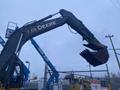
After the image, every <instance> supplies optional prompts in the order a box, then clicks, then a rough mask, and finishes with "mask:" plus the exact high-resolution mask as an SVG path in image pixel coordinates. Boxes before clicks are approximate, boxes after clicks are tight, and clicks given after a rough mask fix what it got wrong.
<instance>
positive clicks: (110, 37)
mask: <svg viewBox="0 0 120 90" xmlns="http://www.w3.org/2000/svg"><path fill="white" fill-rule="evenodd" d="M105 37H106V38H109V39H110V42H111V45H112V48H113V51H114V54H115V57H116V60H117V63H118V67H119V70H120V62H119V59H118V56H117V52H116V50H115V47H114V44H113V41H112V37H114V35H107V36H105Z"/></svg>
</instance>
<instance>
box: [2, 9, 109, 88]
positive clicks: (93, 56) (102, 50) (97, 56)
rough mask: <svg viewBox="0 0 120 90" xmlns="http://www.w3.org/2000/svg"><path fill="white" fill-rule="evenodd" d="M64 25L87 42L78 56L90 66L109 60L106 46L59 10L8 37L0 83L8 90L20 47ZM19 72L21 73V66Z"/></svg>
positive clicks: (78, 21) (69, 13)
mask: <svg viewBox="0 0 120 90" xmlns="http://www.w3.org/2000/svg"><path fill="white" fill-rule="evenodd" d="M56 14H60V15H61V16H60V17H57V18H54V19H50V18H52V17H53V16H55V15H56ZM64 24H67V25H69V26H70V27H71V28H72V29H74V30H75V31H76V32H77V33H78V34H80V35H81V36H82V37H83V40H85V41H87V44H83V45H84V46H85V47H87V49H85V50H84V51H82V52H81V53H80V55H81V56H82V57H83V58H84V59H85V60H86V61H87V62H88V63H90V64H91V65H93V66H98V65H102V64H104V63H106V62H107V61H108V59H109V54H108V51H107V46H106V45H103V44H102V43H101V42H99V41H98V40H97V39H96V37H95V36H94V35H93V34H92V33H91V32H90V31H89V30H88V28H87V27H86V26H85V25H84V24H83V23H82V21H80V20H79V19H77V18H76V17H75V15H73V14H72V13H71V12H70V11H67V10H65V9H60V10H59V12H58V13H55V14H52V15H49V16H47V17H44V18H42V19H40V20H38V21H34V22H32V23H27V24H25V25H23V26H22V27H20V28H16V30H15V31H14V32H13V33H12V35H11V36H10V37H9V39H8V40H7V42H6V43H5V46H4V48H3V50H2V52H1V54H0V82H1V83H2V85H3V86H4V87H5V90H8V88H9V86H10V84H11V78H12V76H13V74H14V70H15V67H16V64H17V61H18V60H19V58H18V55H19V53H20V50H21V48H22V46H23V45H24V44H25V43H26V42H27V41H28V40H31V39H32V38H33V37H35V36H38V35H41V34H44V33H46V32H48V31H51V30H54V29H55V28H57V27H60V26H62V25H64ZM19 66H20V70H21V71H22V66H21V65H19ZM19 78H20V79H19V82H18V84H20V85H18V87H22V85H23V83H21V81H23V76H22V75H20V77H19Z"/></svg>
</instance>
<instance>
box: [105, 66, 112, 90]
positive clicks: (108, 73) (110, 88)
mask: <svg viewBox="0 0 120 90" xmlns="http://www.w3.org/2000/svg"><path fill="white" fill-rule="evenodd" d="M106 69H107V75H108V81H109V84H108V90H112V83H111V80H110V72H109V69H108V65H107V64H106Z"/></svg>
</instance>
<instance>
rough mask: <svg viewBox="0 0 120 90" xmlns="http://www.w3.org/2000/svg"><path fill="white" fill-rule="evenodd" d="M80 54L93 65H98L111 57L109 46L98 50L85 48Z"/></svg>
mask: <svg viewBox="0 0 120 90" xmlns="http://www.w3.org/2000/svg"><path fill="white" fill-rule="evenodd" d="M80 55H81V56H82V57H83V58H85V59H86V61H87V62H88V63H90V64H91V65H93V66H98V65H101V64H104V63H106V62H107V61H108V57H109V55H108V51H107V48H103V49H100V50H98V51H96V52H91V51H89V50H88V49H85V50H84V51H82V52H81V53H80Z"/></svg>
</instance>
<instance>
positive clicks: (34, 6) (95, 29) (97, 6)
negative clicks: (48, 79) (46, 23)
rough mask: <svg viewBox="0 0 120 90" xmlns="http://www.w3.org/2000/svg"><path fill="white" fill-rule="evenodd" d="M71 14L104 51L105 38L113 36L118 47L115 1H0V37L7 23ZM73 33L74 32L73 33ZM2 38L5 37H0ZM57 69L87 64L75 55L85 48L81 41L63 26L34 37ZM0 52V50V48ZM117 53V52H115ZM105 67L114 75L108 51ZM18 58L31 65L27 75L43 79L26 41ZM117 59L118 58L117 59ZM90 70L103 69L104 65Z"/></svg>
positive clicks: (119, 17)
mask: <svg viewBox="0 0 120 90" xmlns="http://www.w3.org/2000/svg"><path fill="white" fill-rule="evenodd" d="M62 8H64V9H66V10H69V11H71V12H72V13H73V14H74V15H76V17H77V18H79V19H80V20H81V21H82V22H83V23H84V24H85V25H86V26H87V27H88V28H89V29H90V31H91V32H92V33H93V34H94V35H95V36H96V37H97V38H98V39H99V40H100V41H101V42H102V43H103V44H105V45H107V46H108V48H111V44H110V41H109V39H107V38H105V35H108V34H110V35H111V34H113V35H114V37H113V38H112V39H113V42H114V44H115V47H116V48H120V47H119V44H120V38H119V36H120V30H119V29H120V1H119V0H0V35H1V36H2V37H3V38H4V37H5V33H6V27H7V23H8V21H13V22H16V23H17V24H18V26H19V27H21V26H22V25H24V24H25V23H27V22H29V21H33V20H39V19H41V18H43V17H45V16H48V15H49V14H53V13H56V12H58V11H59V10H60V9H62ZM73 31H74V30H73ZM4 39H5V38H4ZM34 39H35V40H36V41H37V42H38V44H39V45H40V47H41V48H42V49H43V51H44V52H45V53H46V55H47V56H48V58H49V59H50V61H51V62H52V63H53V65H54V66H55V67H56V69H57V70H61V71H64V70H88V63H87V62H86V61H85V60H84V59H83V58H82V57H81V56H80V55H79V53H80V52H81V51H82V50H84V49H85V47H84V46H82V44H83V43H84V42H83V41H82V38H81V36H80V35H78V34H72V33H71V32H70V31H69V29H68V26H67V25H64V26H62V27H59V28H57V29H54V30H53V31H50V32H47V33H45V34H42V35H39V36H37V37H35V38H34ZM0 48H1V50H2V47H0ZM117 52H118V53H120V51H117ZM109 54H110V58H109V61H108V66H109V69H110V72H114V73H115V72H118V71H119V70H118V65H117V62H116V59H115V56H114V53H113V51H109ZM20 58H21V60H22V61H23V62H25V61H29V62H30V63H31V65H30V70H31V74H33V73H35V74H37V75H39V76H40V77H42V76H43V71H44V62H43V60H42V58H41V56H40V55H39V54H38V53H37V51H36V50H35V49H34V47H33V45H31V43H30V41H28V42H27V43H26V44H25V45H24V46H23V48H22V51H21V54H20ZM119 58H120V57H119ZM92 69H106V68H105V65H101V66H98V67H92Z"/></svg>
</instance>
